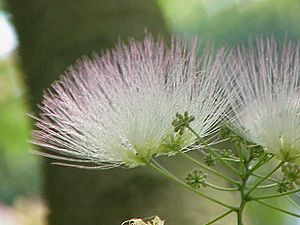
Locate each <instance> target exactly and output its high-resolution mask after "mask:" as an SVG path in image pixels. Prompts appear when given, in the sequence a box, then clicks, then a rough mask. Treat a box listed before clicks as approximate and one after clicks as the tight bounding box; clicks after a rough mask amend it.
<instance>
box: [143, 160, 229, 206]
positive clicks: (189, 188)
mask: <svg viewBox="0 0 300 225" xmlns="http://www.w3.org/2000/svg"><path fill="white" fill-rule="evenodd" d="M147 165H148V166H149V167H150V168H151V169H153V170H155V171H156V172H158V173H159V174H161V175H163V176H165V177H167V178H168V179H171V180H172V181H174V182H175V183H177V184H180V185H181V186H183V187H185V188H186V189H188V190H190V191H192V192H194V193H196V194H197V195H199V196H201V197H203V198H206V199H208V200H210V201H212V202H214V203H216V204H218V205H221V206H223V207H225V208H228V209H233V208H234V207H232V206H230V205H227V204H226V203H223V202H221V201H219V200H217V199H214V198H212V197H210V196H208V195H206V194H203V193H201V192H199V191H197V190H196V189H194V188H192V187H191V186H189V185H187V184H186V183H184V182H183V181H181V180H179V179H178V178H177V177H175V176H174V175H173V174H171V173H167V172H166V171H164V170H162V169H161V168H159V167H158V166H156V165H154V164H153V163H148V164H147Z"/></svg>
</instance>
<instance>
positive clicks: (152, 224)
mask: <svg viewBox="0 0 300 225" xmlns="http://www.w3.org/2000/svg"><path fill="white" fill-rule="evenodd" d="M125 224H128V225H164V221H163V220H161V219H160V218H159V217H158V216H155V217H154V219H152V220H151V221H143V220H142V219H131V220H127V221H125V222H123V223H122V224H121V225H125Z"/></svg>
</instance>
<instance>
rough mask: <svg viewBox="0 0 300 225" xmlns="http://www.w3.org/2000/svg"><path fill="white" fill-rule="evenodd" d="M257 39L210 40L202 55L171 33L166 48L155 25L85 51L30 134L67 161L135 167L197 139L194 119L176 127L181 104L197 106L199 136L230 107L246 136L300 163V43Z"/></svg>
mask: <svg viewBox="0 0 300 225" xmlns="http://www.w3.org/2000/svg"><path fill="white" fill-rule="evenodd" d="M255 46H256V48H251V47H239V48H237V49H235V50H231V51H228V52H227V53H226V54H225V51H224V50H223V49H220V50H218V51H216V52H215V53H212V52H213V51H212V50H211V49H210V48H207V50H206V51H204V53H203V54H202V55H200V56H199V57H198V56H197V47H196V42H195V41H193V42H184V41H180V40H179V39H177V38H173V39H172V41H171V44H170V47H169V48H168V47H167V45H166V44H164V42H163V41H162V40H158V41H154V40H153V38H152V37H151V36H150V35H148V36H147V37H146V38H145V40H144V41H142V42H139V41H134V40H131V41H130V43H129V45H125V44H119V45H118V46H117V47H116V48H115V49H114V50H111V51H107V52H106V53H105V54H104V55H102V56H98V55H94V56H93V57H91V58H87V57H85V58H83V59H81V60H80V61H79V62H77V63H76V64H75V65H74V66H71V67H70V68H69V69H68V70H67V71H66V72H65V74H64V75H63V76H62V77H61V79H60V80H58V81H56V82H55V83H54V84H53V85H52V86H51V87H50V88H49V89H48V90H47V91H46V93H45V94H44V99H43V101H42V103H41V105H40V110H41V112H40V114H39V116H38V117H36V118H35V119H36V121H37V122H36V126H37V130H35V131H34V132H33V141H32V142H33V143H34V144H37V145H39V146H42V147H44V148H46V149H48V150H49V151H50V152H39V153H38V154H40V155H42V156H45V157H50V158H54V159H57V160H61V161H62V162H61V163H60V164H63V165H69V166H76V167H83V168H112V167H116V166H120V165H126V166H128V167H135V166H140V165H146V164H147V163H148V162H149V160H150V159H151V158H152V157H153V156H158V155H162V154H168V155H171V154H174V153H176V152H178V151H181V150H184V149H185V148H187V147H189V149H191V147H190V146H191V145H193V144H196V139H195V137H194V135H193V134H192V133H191V132H190V131H189V130H188V129H184V127H180V126H181V125H180V124H177V125H178V128H175V130H174V128H173V127H172V121H173V125H174V123H179V122H178V121H180V119H184V118H177V120H178V121H175V122H174V116H175V115H176V113H177V112H184V111H187V112H188V113H189V114H190V115H193V116H194V117H192V118H193V120H191V121H193V123H192V124H191V126H192V127H193V130H195V131H196V132H197V134H198V135H199V136H200V137H206V136H208V135H211V134H213V133H214V132H216V131H217V130H218V125H219V122H220V121H221V119H222V118H224V115H225V114H226V115H227V118H228V120H229V122H228V123H229V124H231V125H230V127H231V129H233V130H234V132H235V133H237V134H238V135H240V136H241V137H242V138H244V139H245V140H247V142H251V143H254V144H255V145H258V146H261V147H263V148H264V150H265V151H266V152H268V153H271V154H273V155H276V156H277V157H278V158H279V159H281V160H284V161H289V162H295V163H297V164H299V163H300V160H298V158H299V156H300V98H299V97H300V96H299V90H298V89H299V84H300V82H299V81H300V61H299V60H300V58H299V46H298V44H294V43H285V44H276V42H275V41H274V40H272V39H269V40H266V41H264V40H262V39H260V40H258V41H257V42H256V45H255ZM225 56H226V57H225ZM226 75H228V76H226ZM228 109H230V110H228ZM177 115H179V114H177ZM191 121H188V122H191ZM177 131H178V132H177Z"/></svg>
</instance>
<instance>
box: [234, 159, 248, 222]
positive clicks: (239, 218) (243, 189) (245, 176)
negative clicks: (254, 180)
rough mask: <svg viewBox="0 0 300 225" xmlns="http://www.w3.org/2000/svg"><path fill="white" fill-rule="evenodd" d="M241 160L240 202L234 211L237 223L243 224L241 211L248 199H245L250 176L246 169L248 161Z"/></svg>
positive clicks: (242, 211)
mask: <svg viewBox="0 0 300 225" xmlns="http://www.w3.org/2000/svg"><path fill="white" fill-rule="evenodd" d="M242 161H243V162H244V164H243V170H242V171H243V174H242V176H241V179H242V183H241V187H240V193H241V203H240V206H239V208H238V210H237V211H236V213H237V223H238V225H243V213H244V209H245V206H246V204H247V202H248V201H249V200H248V199H247V181H248V179H249V176H250V173H249V171H248V164H249V162H248V161H245V160H244V159H243V160H242Z"/></svg>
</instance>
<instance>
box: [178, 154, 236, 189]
mask: <svg viewBox="0 0 300 225" xmlns="http://www.w3.org/2000/svg"><path fill="white" fill-rule="evenodd" d="M180 153H181V154H180V155H181V156H183V157H185V158H186V159H188V160H190V161H192V162H193V163H194V164H196V165H197V166H200V167H202V168H203V169H206V170H207V171H209V172H211V173H213V174H215V175H216V176H219V177H221V178H223V179H224V180H227V181H228V182H231V183H232V184H235V185H237V186H239V185H240V184H239V182H237V181H235V180H234V179H232V178H230V177H227V176H225V175H223V174H221V173H219V172H218V171H216V170H214V169H212V168H210V167H208V166H206V165H204V164H202V163H201V162H199V161H198V160H196V159H194V158H193V157H191V156H189V155H188V154H186V153H183V152H180Z"/></svg>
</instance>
